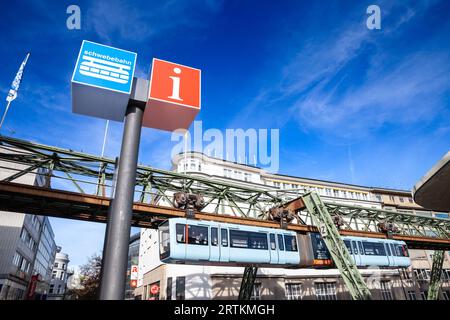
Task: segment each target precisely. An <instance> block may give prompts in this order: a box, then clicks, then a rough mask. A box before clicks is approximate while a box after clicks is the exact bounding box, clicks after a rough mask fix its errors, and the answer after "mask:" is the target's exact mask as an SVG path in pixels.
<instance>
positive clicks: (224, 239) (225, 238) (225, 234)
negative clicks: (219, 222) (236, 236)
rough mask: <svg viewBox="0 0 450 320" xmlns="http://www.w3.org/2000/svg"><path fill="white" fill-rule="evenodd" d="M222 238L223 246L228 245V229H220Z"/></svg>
mask: <svg viewBox="0 0 450 320" xmlns="http://www.w3.org/2000/svg"><path fill="white" fill-rule="evenodd" d="M220 239H221V243H222V247H228V230H227V229H220Z"/></svg>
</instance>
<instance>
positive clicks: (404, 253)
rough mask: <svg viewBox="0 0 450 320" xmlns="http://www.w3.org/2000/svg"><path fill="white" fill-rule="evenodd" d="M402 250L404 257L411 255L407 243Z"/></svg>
mask: <svg viewBox="0 0 450 320" xmlns="http://www.w3.org/2000/svg"><path fill="white" fill-rule="evenodd" d="M402 252H403V256H404V257H409V252H408V247H407V246H405V245H402Z"/></svg>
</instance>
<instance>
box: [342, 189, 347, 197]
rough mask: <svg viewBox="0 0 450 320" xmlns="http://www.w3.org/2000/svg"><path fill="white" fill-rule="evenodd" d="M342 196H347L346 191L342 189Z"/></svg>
mask: <svg viewBox="0 0 450 320" xmlns="http://www.w3.org/2000/svg"><path fill="white" fill-rule="evenodd" d="M341 192H342V198H347V191H344V190H342V191H341Z"/></svg>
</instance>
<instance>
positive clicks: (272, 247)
mask: <svg viewBox="0 0 450 320" xmlns="http://www.w3.org/2000/svg"><path fill="white" fill-rule="evenodd" d="M270 249H272V250H276V249H277V244H276V243H275V235H274V234H273V233H271V234H270Z"/></svg>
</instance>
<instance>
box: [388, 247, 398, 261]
mask: <svg viewBox="0 0 450 320" xmlns="http://www.w3.org/2000/svg"><path fill="white" fill-rule="evenodd" d="M389 248H390V249H391V255H392V256H391V258H392V265H394V266H396V265H397V264H398V261H397V253H396V251H395V246H394V244H392V243H389Z"/></svg>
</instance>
